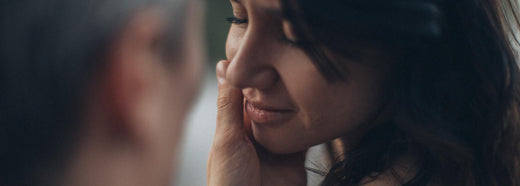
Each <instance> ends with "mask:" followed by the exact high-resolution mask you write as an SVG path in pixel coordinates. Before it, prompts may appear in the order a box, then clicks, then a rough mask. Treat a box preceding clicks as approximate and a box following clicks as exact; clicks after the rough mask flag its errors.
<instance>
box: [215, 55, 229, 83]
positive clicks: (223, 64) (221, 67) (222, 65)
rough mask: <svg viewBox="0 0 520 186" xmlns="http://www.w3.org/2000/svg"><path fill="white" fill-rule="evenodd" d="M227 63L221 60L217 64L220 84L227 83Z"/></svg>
mask: <svg viewBox="0 0 520 186" xmlns="http://www.w3.org/2000/svg"><path fill="white" fill-rule="evenodd" d="M227 65H228V63H227V61H225V60H221V61H219V62H218V63H217V70H216V71H217V80H218V83H219V84H223V83H224V82H225V81H226V78H225V77H226V69H227Z"/></svg>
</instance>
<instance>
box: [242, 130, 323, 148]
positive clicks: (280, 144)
mask: <svg viewBox="0 0 520 186" xmlns="http://www.w3.org/2000/svg"><path fill="white" fill-rule="evenodd" d="M252 131H253V137H254V138H255V141H256V142H257V143H258V144H260V145H261V146H262V147H264V148H265V149H266V150H267V151H269V152H271V153H274V154H292V153H296V152H301V151H305V150H307V149H308V148H309V147H311V146H313V145H314V144H311V143H308V142H307V140H308V138H307V139H303V138H302V137H303V136H304V135H294V134H295V132H294V131H293V130H284V129H283V127H273V128H271V127H264V126H261V125H255V124H253V126H252ZM318 144H319V143H318Z"/></svg>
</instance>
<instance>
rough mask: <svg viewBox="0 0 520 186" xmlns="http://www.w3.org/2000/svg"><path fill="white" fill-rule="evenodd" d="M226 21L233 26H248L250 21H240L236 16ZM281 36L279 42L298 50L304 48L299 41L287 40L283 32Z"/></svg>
mask: <svg viewBox="0 0 520 186" xmlns="http://www.w3.org/2000/svg"><path fill="white" fill-rule="evenodd" d="M226 20H227V21H228V22H229V23H231V24H236V25H241V24H247V23H249V19H239V18H237V17H235V16H233V17H228V18H226ZM281 33H282V34H281V36H280V38H279V40H280V41H281V42H283V43H285V44H289V45H291V46H293V47H297V48H302V44H301V43H300V42H298V41H293V40H290V39H289V38H287V36H286V35H285V34H284V33H283V31H282V32H281Z"/></svg>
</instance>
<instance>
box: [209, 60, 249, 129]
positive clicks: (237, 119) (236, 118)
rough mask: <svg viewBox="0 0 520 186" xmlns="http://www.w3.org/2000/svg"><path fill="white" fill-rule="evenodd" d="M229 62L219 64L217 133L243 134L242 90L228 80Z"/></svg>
mask: <svg viewBox="0 0 520 186" xmlns="http://www.w3.org/2000/svg"><path fill="white" fill-rule="evenodd" d="M228 66H229V62H228V61H226V60H222V61H220V62H219V63H218V64H217V80H218V98H217V126H216V128H217V129H216V130H217V133H220V134H222V133H221V132H224V133H228V132H230V131H233V132H231V133H235V134H243V118H244V115H243V113H242V109H243V107H242V105H243V96H242V91H241V90H240V89H237V88H235V87H233V86H231V85H230V84H228V82H227V80H226V71H227V68H228Z"/></svg>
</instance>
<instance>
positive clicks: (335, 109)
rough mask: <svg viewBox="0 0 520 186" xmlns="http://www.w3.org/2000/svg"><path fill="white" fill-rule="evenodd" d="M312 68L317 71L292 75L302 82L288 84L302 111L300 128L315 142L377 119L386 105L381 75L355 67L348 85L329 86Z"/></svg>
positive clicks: (333, 84)
mask: <svg viewBox="0 0 520 186" xmlns="http://www.w3.org/2000/svg"><path fill="white" fill-rule="evenodd" d="M302 66H304V65H302ZM310 66H311V67H308V68H312V69H314V70H303V69H302V72H305V73H300V75H298V73H293V74H292V76H294V77H292V78H291V79H292V80H293V81H294V82H298V83H289V82H288V83H286V85H288V87H287V89H288V92H289V94H290V95H291V97H292V99H293V100H294V102H295V103H296V104H297V105H298V108H299V120H300V125H301V126H300V127H303V129H304V130H305V131H307V132H308V133H309V135H308V136H311V138H315V140H324V139H325V140H328V139H332V138H336V137H339V136H341V135H344V134H346V133H349V132H351V131H352V130H354V129H356V128H358V127H360V126H361V125H365V124H368V123H370V121H373V120H375V119H376V118H377V114H378V113H379V109H380V108H381V107H382V103H383V100H382V96H381V95H382V92H383V91H382V90H381V86H380V85H381V79H380V78H379V77H378V72H376V71H373V70H370V69H367V68H364V67H357V66H351V68H350V69H351V72H352V73H351V74H349V77H350V79H349V80H348V82H345V83H328V82H327V81H326V80H325V79H324V78H323V77H322V76H321V73H319V71H317V69H316V68H314V66H313V65H310ZM300 68H302V67H300ZM302 74H304V75H302Z"/></svg>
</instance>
